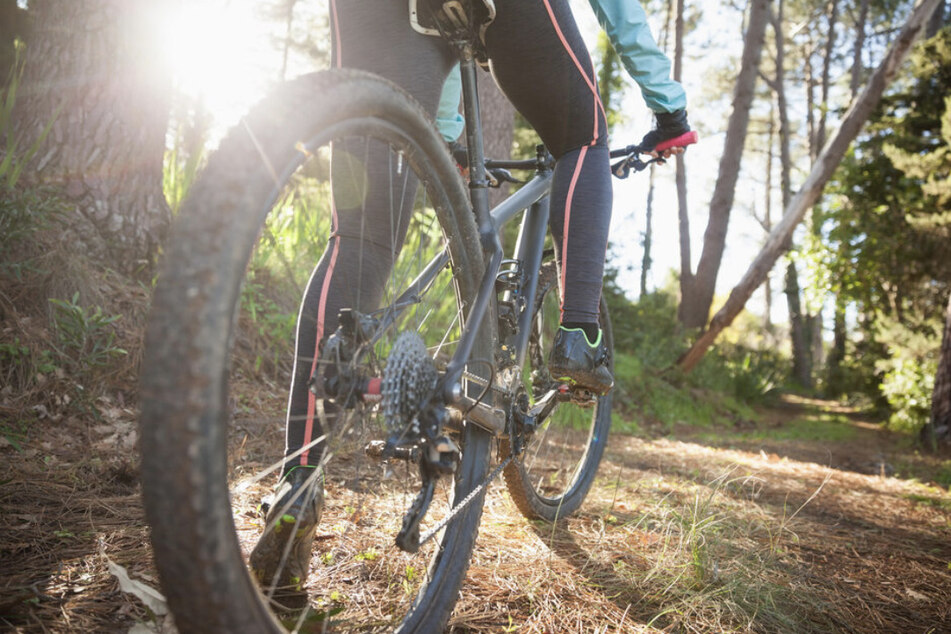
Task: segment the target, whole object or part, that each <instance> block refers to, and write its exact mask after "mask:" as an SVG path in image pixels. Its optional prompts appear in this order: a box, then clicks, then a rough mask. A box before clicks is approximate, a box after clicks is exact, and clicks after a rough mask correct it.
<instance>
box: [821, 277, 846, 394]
mask: <svg viewBox="0 0 951 634" xmlns="http://www.w3.org/2000/svg"><path fill="white" fill-rule="evenodd" d="M846 336H847V333H846V330H845V306H844V305H843V303H842V298H841V296H840V295H837V296H836V298H835V316H834V318H833V321H832V350H831V351H830V352H829V364H828V367H827V371H826V386H827V387H826V391H827V393H828V394H829V395H830V396H833V397H834V396H838V395H839V394H841V393H842V388H843V387H844V386H843V377H842V362H843V361H845V344H846Z"/></svg>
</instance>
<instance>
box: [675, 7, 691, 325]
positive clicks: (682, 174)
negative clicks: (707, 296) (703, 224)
mask: <svg viewBox="0 0 951 634" xmlns="http://www.w3.org/2000/svg"><path fill="white" fill-rule="evenodd" d="M683 59H684V0H676V9H675V18H674V79H675V80H676V81H681V79H682V76H683ZM675 164H676V168H677V169H676V172H675V174H674V178H675V181H676V184H677V220H678V224H677V228H678V231H679V236H680V304H679V305H678V306H677V320H678V321H679V322H680V323H681V324H682V325H685V326H686V325H687V321H688V320H687V316H686V314H685V311H686V310H687V309H688V308H687V307H688V304H687V298H688V297H689V296H690V294H691V289H692V288H693V285H694V275H693V256H692V254H691V249H690V214H689V212H688V209H687V163H686V161H685V160H684V156H683V155H682V154H678V155H677V158H676V159H675Z"/></svg>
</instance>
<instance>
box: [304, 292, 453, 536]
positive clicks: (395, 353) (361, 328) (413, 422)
mask: <svg viewBox="0 0 951 634" xmlns="http://www.w3.org/2000/svg"><path fill="white" fill-rule="evenodd" d="M339 324H340V325H339V326H338V328H337V330H336V331H335V332H334V334H333V335H331V336H330V337H329V338H328V339H327V341H326V342H325V344H324V346H323V348H322V350H321V355H320V356H321V365H322V366H323V367H324V369H323V376H322V385H323V393H324V395H325V396H326V397H328V398H331V399H333V400H334V401H335V402H336V403H337V405H338V406H340V407H344V408H348V409H352V408H355V407H357V406H358V405H359V404H361V403H363V404H371V405H377V404H378V406H379V408H380V412H381V413H382V417H383V423H384V427H385V428H386V432H387V434H388V435H387V438H386V440H373V441H371V442H370V443H368V444H367V446H366V447H365V448H364V451H365V453H366V455H367V456H369V457H371V458H376V459H378V460H383V461H387V462H392V461H394V460H400V461H403V462H407V463H412V464H415V465H416V466H417V468H418V470H419V476H420V481H421V486H420V491H419V493H418V494H417V495H416V498H415V499H414V500H413V502H412V504H411V505H410V507H409V509H408V510H407V511H406V514H405V515H404V517H403V525H402V528H401V529H400V531H399V533H398V534H397V536H396V545H397V546H399V548H400V549H402V550H404V551H406V552H410V553H415V552H417V551H418V550H419V547H420V523H421V522H422V520H423V518H424V517H425V516H426V512H427V510H428V509H429V505H430V503H431V502H432V499H433V494H434V492H435V488H436V481H437V480H438V479H439V477H440V476H443V475H451V474H452V473H454V472H455V471H456V468H457V466H458V464H459V461H460V458H461V452H460V450H459V447H458V446H457V445H456V443H455V442H454V441H453V440H452V438H450V437H449V436H448V435H447V434H446V433H445V430H446V428H447V427H448V426H451V425H449V422H450V416H451V414H450V411H449V410H448V409H447V408H446V406H445V404H443V403H442V400H441V399H439V398H436V394H437V389H436V387H437V384H438V382H439V373H438V371H437V369H436V365H435V363H434V362H433V359H432V358H431V357H430V356H429V352H428V350H427V349H426V345H425V343H424V342H423V340H422V339H421V338H420V336H419V335H418V334H417V333H416V332H413V331H405V332H402V333H400V334H399V335H398V336H397V338H396V341H395V342H394V344H393V347H392V349H391V351H390V353H389V356H388V357H387V360H386V367H385V368H384V370H383V373H382V376H379V377H373V376H367V371H368V365H367V364H365V363H362V362H360V361H359V357H360V356H361V355H362V354H365V352H364V351H366V350H368V349H369V348H370V347H371V346H372V333H374V332H376V331H377V330H378V328H379V322H378V321H377V320H376V319H375V318H373V317H371V316H367V315H361V314H359V313H357V312H356V311H351V310H343V311H341V312H340V315H339ZM311 383H312V389H313V385H315V384H316V381H315V378H312V379H311Z"/></svg>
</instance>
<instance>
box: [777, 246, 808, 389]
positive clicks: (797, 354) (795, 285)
mask: <svg viewBox="0 0 951 634" xmlns="http://www.w3.org/2000/svg"><path fill="white" fill-rule="evenodd" d="M784 290H785V293H786V303H787V305H788V306H789V339H790V343H791V344H792V358H793V378H794V379H795V380H796V382H797V383H799V385H801V386H802V387H805V388H810V387H812V368H810V367H809V361H808V356H807V355H806V353H805V350H806V348H807V347H808V346H807V343H806V325H805V320H804V319H803V314H802V305H801V303H800V301H799V276H798V275H797V273H796V263H795V262H792V261H790V262H789V264H788V265H787V266H786V288H785V289H784Z"/></svg>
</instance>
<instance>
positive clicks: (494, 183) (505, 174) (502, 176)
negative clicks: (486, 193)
mask: <svg viewBox="0 0 951 634" xmlns="http://www.w3.org/2000/svg"><path fill="white" fill-rule="evenodd" d="M486 176H488V177H489V187H493V188H498V187H501V186H502V183H516V184H519V185H521V184H522V183H524V182H525V181H523V180H519V179H517V178H515V177H514V176H512V173H511V172H510V171H508V170H507V169H502V168H501V167H496V168H493V169H490V170H487V171H486Z"/></svg>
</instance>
